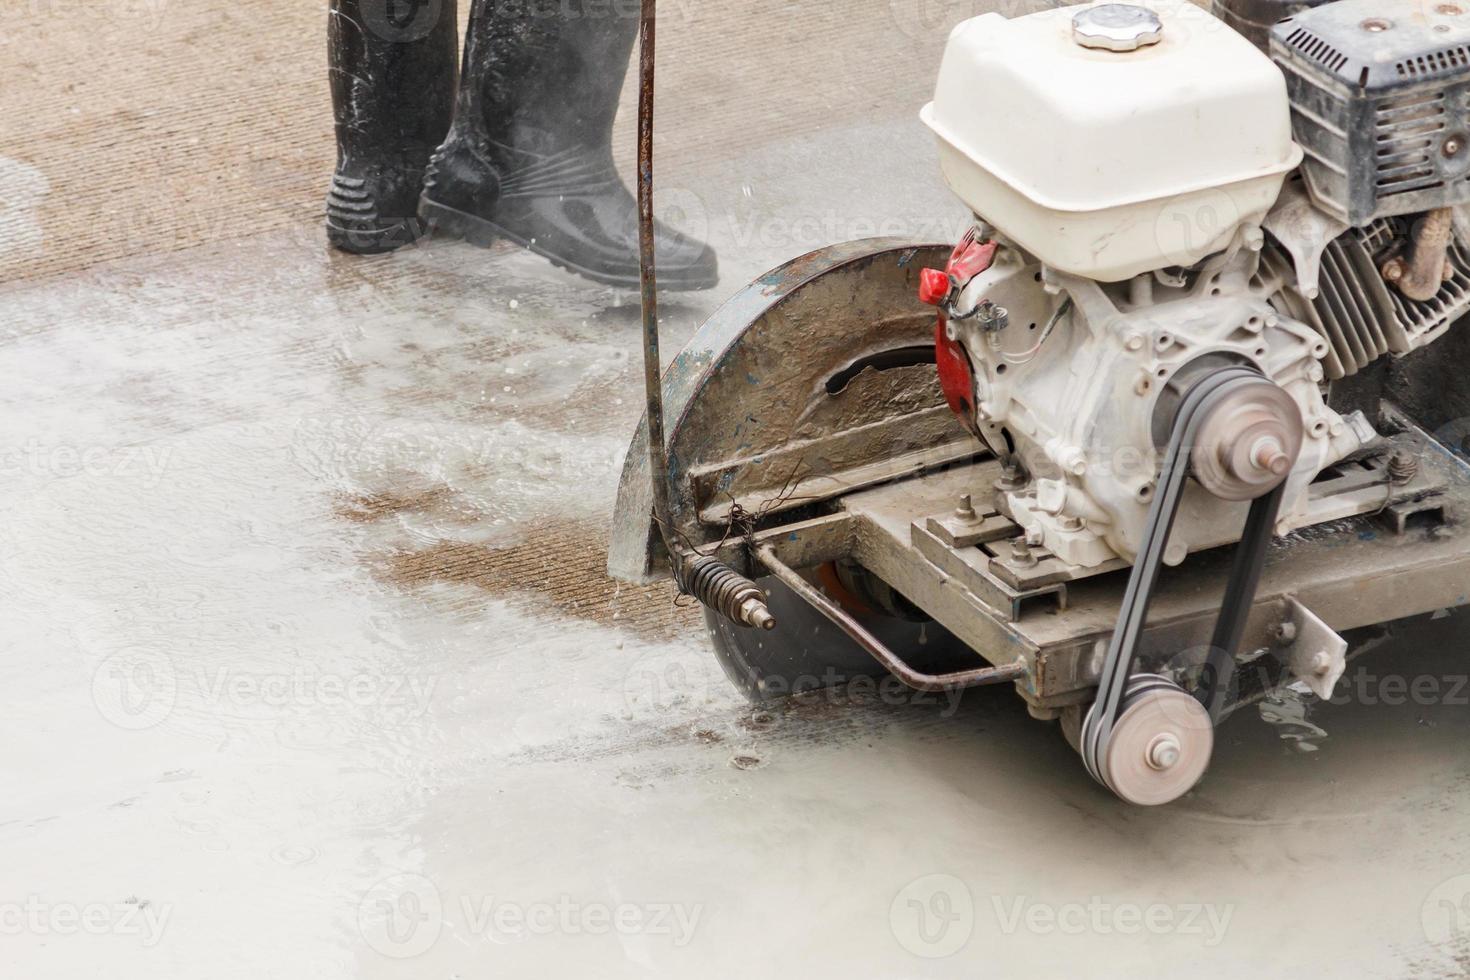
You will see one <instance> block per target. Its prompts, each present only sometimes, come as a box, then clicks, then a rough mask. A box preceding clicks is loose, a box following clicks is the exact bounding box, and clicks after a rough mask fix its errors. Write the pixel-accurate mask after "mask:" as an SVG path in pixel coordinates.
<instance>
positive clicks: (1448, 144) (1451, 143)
mask: <svg viewBox="0 0 1470 980" xmlns="http://www.w3.org/2000/svg"><path fill="white" fill-rule="evenodd" d="M1463 149H1465V138H1464V137H1463V136H1451V137H1450V138H1449V139H1447V140H1445V141H1444V155H1445V156H1447V157H1457V156H1459V155H1460V151H1461V150H1463Z"/></svg>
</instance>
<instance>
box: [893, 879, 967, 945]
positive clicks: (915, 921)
mask: <svg viewBox="0 0 1470 980" xmlns="http://www.w3.org/2000/svg"><path fill="white" fill-rule="evenodd" d="M888 924H889V927H890V928H891V929H892V930H893V936H894V938H895V939H897V940H898V944H899V945H900V946H902V947H903V948H904V949H906V950H908V951H909V952H910V953H913V954H914V955H915V956H921V957H923V958H925V959H943V958H944V957H946V956H953V955H954V954H955V953H958V952H959V951H960V950H962V949H964V948H965V944H966V943H968V942H969V941H970V936H971V935H973V934H974V931H975V900H974V897H973V896H972V895H971V894H970V888H969V886H968V885H966V884H965V883H964V882H963V881H961V880H960V879H958V878H956V877H955V876H954V875H946V874H932V875H925V876H924V877H922V878H917V879H915V880H914V881H911V882H909V883H908V884H907V885H905V886H904V888H903V890H902V891H900V892H899V893H898V894H897V895H895V896H894V897H893V903H892V904H891V905H890V906H889V907H888Z"/></svg>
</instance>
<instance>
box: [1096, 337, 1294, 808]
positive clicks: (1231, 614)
mask: <svg viewBox="0 0 1470 980" xmlns="http://www.w3.org/2000/svg"><path fill="white" fill-rule="evenodd" d="M1302 441H1303V432H1302V420H1301V414H1300V412H1299V410H1298V409H1297V408H1296V405H1295V403H1294V402H1293V401H1292V400H1291V398H1290V396H1288V395H1287V394H1286V393H1285V392H1284V391H1282V389H1281V388H1280V387H1278V386H1277V385H1275V384H1273V383H1272V382H1271V381H1269V380H1267V379H1266V378H1264V377H1262V376H1261V375H1260V374H1258V373H1257V372H1255V371H1254V370H1252V369H1250V368H1246V367H1238V366H1229V367H1223V368H1218V369H1216V370H1213V371H1211V372H1210V373H1208V374H1205V375H1204V376H1203V377H1202V378H1200V379H1199V380H1197V381H1195V382H1194V383H1193V385H1192V386H1191V387H1189V388H1188V390H1187V391H1186V392H1185V393H1184V395H1183V398H1182V401H1181V402H1180V404H1179V408H1178V411H1177V412H1176V413H1175V415H1174V417H1173V421H1172V425H1171V426H1170V427H1169V441H1168V448H1167V450H1166V452H1165V457H1164V463H1163V472H1162V474H1161V476H1160V479H1159V485H1158V490H1157V492H1156V493H1155V495H1154V500H1153V504H1152V508H1151V510H1150V511H1149V518H1148V524H1147V526H1146V528H1145V532H1144V538H1143V541H1142V542H1141V543H1140V546H1139V550H1138V558H1137V560H1136V561H1135V562H1134V565H1133V573H1132V575H1131V576H1130V578H1129V580H1128V588H1127V591H1126V593H1125V594H1124V598H1123V607H1122V610H1121V611H1120V613H1119V616H1118V627H1117V629H1116V630H1114V632H1113V636H1112V639H1111V641H1110V643H1109V645H1108V653H1107V658H1106V660H1105V661H1104V663H1103V669H1102V675H1101V678H1100V681H1099V685H1098V694H1097V699H1096V700H1095V701H1094V702H1093V705H1092V708H1091V709H1090V710H1089V711H1088V713H1087V716H1086V718H1085V719H1084V721H1083V723H1082V730H1081V732H1080V739H1079V742H1080V744H1079V751H1080V752H1081V754H1082V761H1083V764H1084V765H1085V766H1086V767H1087V771H1088V772H1089V773H1091V774H1092V776H1093V778H1095V779H1097V780H1098V781H1099V782H1100V783H1102V784H1103V785H1105V786H1107V787H1108V788H1109V789H1111V790H1112V791H1113V792H1114V793H1116V794H1118V796H1120V797H1122V798H1123V799H1125V800H1127V801H1128V802H1130V803H1135V804H1140V805H1144V806H1151V805H1158V804H1162V803H1168V802H1170V801H1172V800H1175V799H1178V798H1179V797H1180V796H1182V795H1184V794H1185V793H1186V792H1188V791H1189V790H1190V789H1191V788H1192V787H1193V786H1194V785H1195V784H1196V783H1197V782H1198V781H1199V779H1200V777H1201V776H1203V775H1204V772H1205V769H1206V768H1207V767H1208V765H1209V760H1210V753H1211V751H1212V749H1213V747H1214V723H1215V721H1216V719H1218V717H1219V714H1220V709H1221V708H1222V707H1223V702H1224V699H1225V697H1226V695H1227V693H1228V690H1229V686H1230V680H1231V676H1232V674H1233V671H1234V664H1235V654H1236V651H1237V649H1238V648H1239V646H1240V642H1241V639H1242V637H1243V634H1244V630H1245V622H1246V617H1247V616H1248V614H1249V612H1250V608H1251V605H1252V604H1253V603H1254V601H1255V594H1256V588H1257V585H1258V584H1259V582H1260V577H1261V570H1262V568H1263V567H1264V565H1265V557H1266V549H1267V547H1268V546H1269V545H1270V542H1271V536H1272V533H1273V529H1274V526H1275V523H1276V515H1277V513H1278V511H1279V510H1280V508H1281V501H1282V498H1283V496H1284V490H1285V485H1286V478H1287V476H1288V475H1289V474H1290V472H1291V469H1292V467H1293V466H1294V465H1295V463H1296V460H1297V456H1298V455H1299V454H1300V452H1301V447H1302ZM1191 473H1193V475H1194V476H1195V477H1196V479H1197V480H1198V482H1199V483H1200V484H1201V485H1202V486H1203V487H1205V489H1206V490H1208V491H1209V492H1210V493H1212V494H1214V495H1215V496H1218V497H1221V498H1222V499H1226V500H1239V501H1243V500H1252V501H1253V503H1252V504H1251V509H1250V515H1249V516H1248V517H1247V519H1246V525H1245V530H1244V532H1243V534H1242V536H1241V540H1240V543H1239V544H1238V545H1237V546H1236V552H1235V557H1234V561H1233V564H1232V568H1231V572H1230V579H1229V582H1228V584H1227V585H1226V589H1225V595H1224V598H1223V600H1222V602H1221V604H1220V616H1219V619H1218V620H1217V621H1216V624H1215V632H1214V635H1213V637H1212V639H1211V642H1210V648H1209V653H1208V656H1207V659H1206V662H1205V664H1204V667H1203V670H1202V671H1201V672H1200V676H1199V684H1198V687H1197V689H1196V690H1195V692H1194V693H1193V694H1190V693H1187V692H1185V691H1184V689H1183V688H1181V687H1180V686H1179V685H1178V684H1176V683H1175V682H1174V681H1172V680H1170V679H1168V678H1166V677H1163V676H1160V675H1158V674H1148V673H1139V674H1134V672H1133V671H1134V666H1135V661H1136V660H1137V654H1138V649H1139V644H1140V640H1141V639H1142V637H1143V631H1144V627H1145V625H1146V623H1147V620H1148V611H1149V606H1150V604H1151V601H1152V598H1153V593H1154V590H1155V587H1156V586H1157V584H1158V580H1159V575H1160V572H1161V571H1162V567H1163V562H1164V553H1165V550H1166V548H1167V547H1168V543H1169V535H1170V532H1171V531H1172V530H1173V527H1174V522H1175V518H1176V517H1177V516H1178V513H1179V507H1180V504H1181V503H1182V501H1183V498H1184V489H1185V484H1186V481H1187V480H1188V478H1189V476H1190V475H1191Z"/></svg>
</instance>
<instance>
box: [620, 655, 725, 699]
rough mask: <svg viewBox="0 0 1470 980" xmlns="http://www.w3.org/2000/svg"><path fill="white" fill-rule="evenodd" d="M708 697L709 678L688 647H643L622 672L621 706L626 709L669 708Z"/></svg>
mask: <svg viewBox="0 0 1470 980" xmlns="http://www.w3.org/2000/svg"><path fill="white" fill-rule="evenodd" d="M708 697H709V680H708V678H707V677H706V675H705V673H704V671H703V670H701V669H699V668H698V667H695V666H692V664H691V661H690V657H689V653H688V651H681V650H665V649H653V650H647V651H645V652H643V653H642V654H640V655H639V656H638V658H637V659H636V660H634V661H633V663H632V664H631V665H630V666H629V667H628V670H627V672H626V673H625V674H624V675H623V706H624V708H626V709H627V710H628V711H630V712H633V711H637V712H647V711H654V712H664V711H671V710H673V709H675V708H679V707H681V706H688V705H694V704H700V703H702V702H703V701H705V700H707V699H708Z"/></svg>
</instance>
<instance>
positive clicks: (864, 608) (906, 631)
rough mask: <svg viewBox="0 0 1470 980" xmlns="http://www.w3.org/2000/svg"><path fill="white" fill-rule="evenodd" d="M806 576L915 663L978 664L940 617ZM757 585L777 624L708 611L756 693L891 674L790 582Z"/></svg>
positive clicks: (744, 687) (737, 670)
mask: <svg viewBox="0 0 1470 980" xmlns="http://www.w3.org/2000/svg"><path fill="white" fill-rule="evenodd" d="M808 577H809V578H811V579H812V581H813V582H814V583H816V584H817V585H818V586H819V587H820V588H822V589H823V591H824V592H826V593H827V594H828V595H829V596H831V597H832V598H834V599H836V600H837V601H838V602H839V603H840V604H841V605H842V606H843V608H844V609H846V610H847V611H848V612H850V613H851V614H852V615H854V616H855V617H856V618H857V619H858V620H859V621H860V622H861V623H862V624H863V626H864V627H865V628H866V629H867V630H868V631H869V632H871V633H873V635H875V636H877V637H878V638H879V639H880V640H882V641H883V642H884V643H885V644H887V646H888V648H889V649H890V650H892V651H894V652H895V653H897V654H898V655H899V656H901V657H903V658H904V660H906V661H907V662H908V663H910V664H912V665H913V666H914V667H916V668H917V669H919V670H924V671H929V672H935V673H938V672H943V671H948V670H961V669H965V668H969V667H975V666H977V665H978V657H977V655H976V654H975V653H974V651H972V650H970V649H969V648H968V647H966V646H965V645H964V644H963V643H961V642H960V641H959V640H957V639H956V638H955V637H954V635H953V634H951V633H950V632H949V631H948V630H946V629H945V628H944V627H942V626H940V625H939V624H938V623H935V622H932V621H916V620H915V619H906V618H902V617H900V616H897V615H893V614H891V613H886V612H880V611H877V610H874V609H873V608H871V607H870V606H868V605H866V604H865V603H864V602H863V601H862V600H861V599H859V598H857V597H856V596H854V595H853V594H852V593H851V592H849V591H848V590H846V589H844V588H843V587H842V586H841V585H840V584H838V583H837V582H835V581H834V577H833V576H832V575H830V574H821V575H819V574H812V575H809V576H808ZM758 584H759V585H760V587H761V588H763V589H765V590H766V592H767V595H768V599H767V605H768V606H769V608H770V610H771V614H772V615H774V616H775V617H776V628H775V629H773V630H768V631H767V630H753V629H746V628H743V627H740V626H736V625H735V624H734V623H732V622H730V621H729V620H727V619H725V618H724V617H723V616H721V615H719V614H718V613H715V612H713V611H711V610H708V609H706V610H705V612H704V622H705V626H706V627H707V629H708V632H709V636H710V642H711V644H712V645H713V646H714V651H715V656H716V657H717V658H718V659H719V661H720V667H721V668H723V670H724V671H725V676H726V677H728V678H730V681H731V683H733V684H734V685H735V686H736V687H738V688H739V689H740V690H741V692H743V693H744V694H745V696H746V697H748V698H750V700H752V701H757V702H759V701H772V700H775V699H777V698H783V697H787V696H789V695H792V694H800V693H801V692H803V691H814V690H820V689H822V688H827V687H837V686H840V685H843V684H846V683H848V682H849V681H851V680H852V679H853V678H855V677H886V676H887V675H888V672H887V671H885V670H884V669H883V668H882V667H881V666H880V665H879V664H878V663H877V661H875V660H874V659H873V658H872V657H871V656H869V655H868V653H867V651H865V650H863V648H862V647H860V646H858V645H857V644H856V643H854V642H853V641H852V640H851V639H850V638H849V637H848V636H847V634H845V633H843V632H842V631H841V630H840V629H838V628H837V627H836V626H835V625H833V623H832V621H831V620H829V619H827V617H826V616H823V615H822V614H821V613H819V612H818V611H817V610H815V609H813V608H812V607H811V606H810V605H808V604H807V603H806V602H805V601H804V600H802V599H801V597H800V596H798V595H796V594H795V593H794V592H792V591H791V590H790V589H789V588H787V587H786V586H785V585H782V584H781V583H780V582H779V581H777V580H776V579H773V578H764V579H760V580H759V583H758ZM912 608H913V607H911V606H906V608H905V609H904V610H903V611H905V612H906V613H907V612H908V610H911V609H912Z"/></svg>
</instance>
